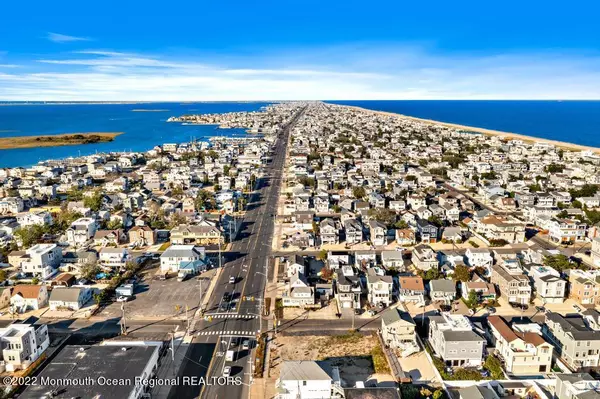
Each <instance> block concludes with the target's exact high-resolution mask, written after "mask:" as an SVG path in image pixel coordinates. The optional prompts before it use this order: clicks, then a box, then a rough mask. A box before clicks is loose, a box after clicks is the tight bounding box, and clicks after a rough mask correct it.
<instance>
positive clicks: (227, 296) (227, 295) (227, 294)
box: [223, 292, 231, 301]
mask: <svg viewBox="0 0 600 399" xmlns="http://www.w3.org/2000/svg"><path fill="white" fill-rule="evenodd" d="M230 299H231V294H230V293H229V292H225V293H223V300H224V301H229V300H230Z"/></svg>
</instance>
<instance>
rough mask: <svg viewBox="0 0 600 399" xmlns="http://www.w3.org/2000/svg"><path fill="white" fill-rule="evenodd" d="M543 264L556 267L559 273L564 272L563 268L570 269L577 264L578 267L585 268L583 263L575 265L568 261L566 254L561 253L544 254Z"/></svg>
mask: <svg viewBox="0 0 600 399" xmlns="http://www.w3.org/2000/svg"><path fill="white" fill-rule="evenodd" d="M544 264H545V265H546V266H550V267H552V268H554V269H556V270H557V271H558V272H560V273H562V272H564V271H565V270H569V269H572V268H574V267H575V266H577V268H578V269H585V268H586V266H585V264H581V265H577V264H575V263H573V262H571V261H569V258H568V257H567V255H563V254H558V255H549V256H545V257H544Z"/></svg>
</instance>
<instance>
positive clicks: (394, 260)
mask: <svg viewBox="0 0 600 399" xmlns="http://www.w3.org/2000/svg"><path fill="white" fill-rule="evenodd" d="M381 264H382V265H383V267H385V268H386V269H389V268H393V269H395V270H398V271H403V270H404V258H403V251H394V250H384V251H381Z"/></svg>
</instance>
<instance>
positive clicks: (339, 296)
mask: <svg viewBox="0 0 600 399" xmlns="http://www.w3.org/2000/svg"><path fill="white" fill-rule="evenodd" d="M335 288H336V290H335V298H336V300H337V303H338V305H339V307H340V308H341V309H360V308H361V301H360V296H361V293H362V285H361V281H360V278H359V277H358V276H355V275H354V271H353V269H352V267H351V266H343V267H342V268H340V269H337V270H336V274H335Z"/></svg>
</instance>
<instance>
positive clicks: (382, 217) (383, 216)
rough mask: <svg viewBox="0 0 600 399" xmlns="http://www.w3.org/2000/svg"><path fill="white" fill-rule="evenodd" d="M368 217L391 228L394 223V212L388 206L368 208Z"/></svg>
mask: <svg viewBox="0 0 600 399" xmlns="http://www.w3.org/2000/svg"><path fill="white" fill-rule="evenodd" d="M367 213H368V215H369V217H371V218H372V219H374V220H377V221H378V222H380V223H383V224H385V225H386V226H387V227H388V228H391V227H393V226H394V224H395V223H396V212H394V211H393V210H391V209H388V208H376V209H369V211H368V212H367Z"/></svg>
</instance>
